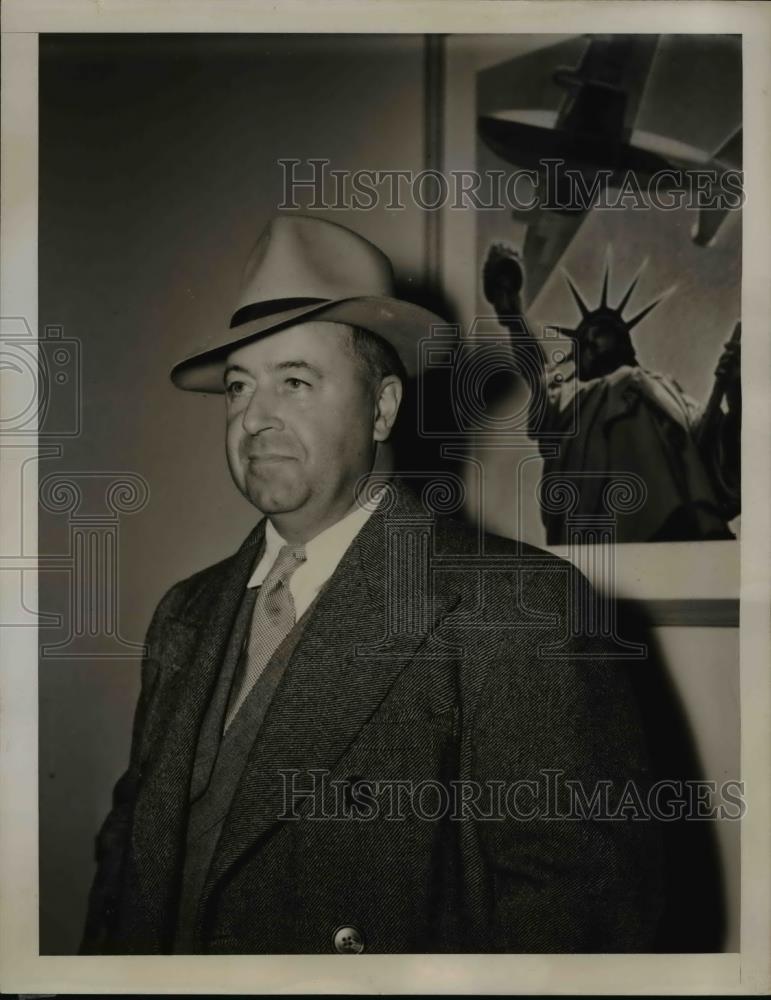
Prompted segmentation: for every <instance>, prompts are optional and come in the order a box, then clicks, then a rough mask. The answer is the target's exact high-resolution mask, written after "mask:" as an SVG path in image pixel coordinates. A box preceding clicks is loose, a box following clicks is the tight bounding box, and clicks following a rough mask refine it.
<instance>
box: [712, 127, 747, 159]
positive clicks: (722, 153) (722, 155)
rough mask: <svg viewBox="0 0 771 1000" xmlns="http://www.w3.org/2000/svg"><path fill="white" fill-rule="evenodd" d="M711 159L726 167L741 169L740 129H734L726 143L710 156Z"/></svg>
mask: <svg viewBox="0 0 771 1000" xmlns="http://www.w3.org/2000/svg"><path fill="white" fill-rule="evenodd" d="M712 159H713V160H717V162H718V163H722V164H725V166H727V167H741V165H742V127H741V125H740V126H739V128H737V129H736V131H735V132H732V133H731V135H729V136H728V138H727V139H726V141H725V142H724V143H723V145H722V146H720V148H719V149H716V150H715V152H714V153H713V154H712Z"/></svg>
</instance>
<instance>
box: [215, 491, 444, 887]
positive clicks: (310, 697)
mask: <svg viewBox="0 0 771 1000" xmlns="http://www.w3.org/2000/svg"><path fill="white" fill-rule="evenodd" d="M397 497H398V499H397V502H396V505H395V506H394V507H392V508H391V509H390V510H388V511H387V512H381V510H380V509H378V511H376V512H375V513H374V514H373V515H372V517H371V518H370V520H369V521H368V522H367V524H366V525H365V526H364V528H363V529H362V530H361V532H360V534H359V536H358V537H357V538H356V540H355V541H354V543H353V544H352V545H351V547H350V549H349V550H348V552H347V553H346V555H345V556H344V558H343V560H342V561H341V562H340V564H339V566H338V567H337V569H336V571H335V573H334V574H333V576H332V578H331V580H330V581H329V583H328V585H327V588H326V590H325V592H324V594H323V596H322V597H321V598H320V599H319V601H318V604H317V606H316V608H315V610H314V612H313V617H312V619H311V620H310V621H309V622H308V624H307V626H306V628H305V631H304V633H303V635H302V638H301V640H300V642H299V643H298V645H297V647H296V649H295V652H294V655H293V657H292V660H291V663H290V665H289V667H288V669H287V671H286V673H285V675H284V677H283V679H282V681H281V683H280V685H279V688H278V689H277V691H276V695H275V696H274V699H273V702H272V704H271V706H270V709H269V711H268V713H267V715H266V718H265V721H264V723H263V725H262V728H261V730H260V732H259V734H258V736H257V739H256V740H255V743H254V745H253V747H252V750H251V752H250V755H249V758H248V761H247V764H246V766H245V768H244V773H243V775H242V778H241V781H240V783H239V786H238V788H237V790H236V793H235V795H234V798H233V802H232V805H231V808H230V812H229V814H228V817H227V819H226V822H225V826H224V828H223V832H222V836H221V838H220V842H219V844H218V848H217V851H216V853H215V856H214V859H213V862H212V868H211V870H210V873H209V878H208V882H207V887H208V889H209V890H210V889H211V888H212V887H213V886H214V884H215V883H216V882H217V881H218V880H219V879H220V878H221V877H222V876H223V875H224V874H225V873H226V872H227V870H228V869H229V868H230V866H231V865H233V864H234V863H235V862H236V861H237V860H238V859H239V858H240V857H242V856H243V854H244V853H245V852H246V851H248V850H251V849H253V848H254V847H255V846H256V845H257V844H258V842H259V841H261V840H264V839H265V838H266V837H267V836H268V835H269V834H270V833H271V831H273V829H274V828H275V827H276V826H277V825H278V824H279V823H280V821H281V815H282V813H283V812H284V808H285V803H286V792H285V781H288V780H289V779H288V778H286V779H284V778H282V776H281V773H280V772H281V771H284V772H290V773H291V772H299V773H298V777H297V782H298V785H306V784H307V781H308V777H307V771H308V770H309V769H311V768H320V769H325V770H326V769H331V768H332V767H334V765H335V763H336V762H337V761H338V759H339V758H340V757H341V756H342V754H343V753H344V752H345V750H346V749H347V748H348V747H349V746H350V744H351V743H352V742H353V740H354V739H355V737H356V735H357V734H358V733H359V731H360V730H361V728H362V727H363V726H364V725H365V724H366V723H367V721H368V719H369V718H370V717H371V716H372V714H373V713H374V712H375V710H376V709H377V707H378V706H379V704H380V703H381V701H382V700H383V699H384V698H385V696H386V694H387V693H388V691H389V689H390V688H391V686H392V685H393V683H394V681H395V680H396V678H397V677H398V675H399V674H400V673H401V671H402V670H404V668H405V667H406V666H407V664H408V663H409V662H410V661H411V660H412V659H413V658H414V657H415V655H416V654H417V652H418V651H419V650H420V649H421V647H423V646H424V644H425V643H426V641H427V639H428V637H429V635H430V633H431V630H432V628H433V627H435V625H436V624H437V623H438V621H439V620H440V619H441V618H442V617H444V616H445V615H447V614H448V613H449V612H450V611H451V610H452V608H453V607H454V606H455V604H457V602H458V601H459V600H460V594H459V593H454V592H443V593H439V594H436V595H430V594H429V593H428V592H427V591H426V592H424V593H422V594H414V595H413V598H414V599H415V600H416V602H417V603H416V605H415V606H417V605H419V604H420V602H421V600H422V601H424V602H425V601H426V599H428V598H430V606H429V607H426V608H425V611H426V614H425V617H424V619H423V622H422V624H423V627H417V628H412V629H411V630H410V629H409V628H407V629H405V628H402V629H401V630H400V631H398V634H395V635H394V634H393V631H394V625H395V624H396V625H398V624H399V623H398V617H399V615H398V609H396V612H395V610H394V608H393V607H392V605H393V604H394V601H393V595H394V586H395V581H394V580H393V579H392V578H390V577H389V565H391V566H392V565H393V564H394V563H393V555H394V544H398V541H397V540H395V538H394V528H396V531H397V533H400V534H401V537H402V538H404V535H405V526H406V525H409V524H410V523H412V524H413V525H414V524H416V523H417V521H418V520H419V519H421V517H422V523H423V524H425V523H426V517H425V514H424V513H422V509H421V508H419V507H418V506H417V504H416V502H415V501H410V500H409V499H408V498H407V496H406V495H405V494H404V493H403V491H401V490H399V491H398V493H397ZM419 511H421V513H418V512H419ZM400 524H401V529H400V528H399V527H398V525H400ZM389 553H390V556H391V558H389ZM389 627H390V629H391V632H392V634H391V637H390V638H388V636H387V630H388V629H389Z"/></svg>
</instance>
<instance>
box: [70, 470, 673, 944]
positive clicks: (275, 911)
mask: <svg viewBox="0 0 771 1000" xmlns="http://www.w3.org/2000/svg"><path fill="white" fill-rule="evenodd" d="M262 546H263V523H262V522H261V523H260V524H258V525H257V527H256V528H255V529H254V530H253V531H252V532H251V534H250V535H249V537H248V538H247V539H246V541H245V542H244V543H243V545H242V546H241V547H240V549H239V550H238V551H237V552H236V553H235V554H234V555H232V556H230V557H229V558H227V559H225V560H223V561H222V562H219V563H217V564H216V565H214V566H211V567H209V568H207V569H205V570H203V571H202V572H199V573H196V574H195V575H194V576H192V577H190V578H189V579H187V580H184V581H182V582H180V583H178V584H176V585H175V586H173V587H172V588H171V590H170V591H169V592H168V593H167V594H166V595H165V597H164V598H163V600H162V601H161V602H160V605H159V606H158V608H157V610H156V612H155V615H154V617H153V620H152V623H151V625H150V628H149V632H148V635H147V654H146V656H145V658H144V660H143V663H142V680H141V693H140V697H139V702H138V706H137V709H136V715H135V720H134V727H133V739H132V746H131V755H130V763H129V766H128V769H127V771H126V773H125V774H124V775H123V776H122V777H121V778H120V780H119V781H118V783H117V785H116V787H115V790H114V794H113V807H112V810H111V812H110V814H109V816H108V817H107V819H106V821H105V823H104V825H103V827H102V829H101V831H100V833H99V835H98V837H97V842H96V845H97V846H96V854H97V873H96V877H95V880H94V884H93V887H92V890H91V895H90V901H89V912H88V917H87V921H86V928H85V934H84V938H83V943H82V949H81V950H82V951H83V952H84V953H87V954H123V953H127V954H158V953H166V952H168V951H170V949H171V947H172V942H173V939H174V928H175V907H176V903H177V899H178V892H179V884H180V874H181V870H182V863H183V851H184V844H185V832H186V817H187V810H188V808H189V806H188V802H189V785H190V778H191V770H192V766H193V760H194V755H195V747H196V740H197V737H198V733H199V729H200V726H201V723H202V720H203V718H204V715H205V712H206V708H207V704H208V701H209V699H210V696H211V693H212V690H213V688H214V685H215V683H216V679H217V673H218V669H219V666H220V664H221V662H222V658H223V655H224V651H225V648H226V646H227V643H228V638H229V634H230V631H231V629H232V627H233V622H234V620H235V617H236V614H237V610H238V607H239V604H240V601H241V599H242V595H243V593H244V588H245V586H246V583H247V581H248V579H249V576H250V573H251V571H252V568H253V566H254V563H255V560H256V558H257V557H258V556H259V554H260V552H261V550H262ZM584 583H585V581H584V580H583V578H582V577H579V575H578V574H577V571H575V570H574V569H573V568H572V567H571V566H570V565H568V564H567V563H566V562H563V561H561V560H559V559H557V558H556V557H554V556H552V555H550V554H547V553H544V552H541V551H540V550H538V549H535V548H532V547H530V546H526V545H523V544H520V543H517V542H513V541H507V540H504V539H501V538H496V537H494V536H490V535H482V534H481V533H480V532H478V531H477V530H475V529H474V528H472V527H469V526H467V525H465V524H464V523H463V522H462V521H460V520H456V519H453V518H449V517H433V516H431V515H430V514H427V512H426V510H424V508H423V507H422V506H421V504H420V503H419V502H418V501H417V499H416V498H415V497H414V495H413V494H412V493H411V492H410V491H409V490H407V489H405V488H404V487H403V485H397V486H395V487H394V489H393V490H392V491H391V493H390V494H389V498H388V502H383V503H381V505H380V506H379V508H378V510H377V511H376V512H375V513H374V514H373V515H372V516H371V517H370V519H369V521H368V522H367V523H366V525H365V526H364V528H363V529H362V530H361V532H360V533H359V535H358V536H357V538H356V539H355V541H354V543H353V544H352V545H351V546H350V548H349V549H348V551H347V552H346V554H345V556H344V557H343V559H342V561H341V562H340V564H339V565H338V567H337V569H336V571H335V573H334V574H333V576H332V577H331V579H330V581H329V583H328V585H327V587H326V590H325V592H324V594H323V596H322V597H321V599H320V600H319V601H318V602H317V604H316V606H315V608H314V609H313V612H312V618H311V619H310V620H309V621H308V623H307V625H306V627H305V629H304V632H303V634H302V637H301V639H300V641H299V643H298V645H297V647H296V648H295V650H294V653H293V655H292V658H291V661H290V663H289V666H288V668H287V670H286V672H285V674H284V676H283V678H282V680H281V682H280V685H279V687H278V689H277V691H276V693H275V695H274V697H273V700H272V703H271V705H270V708H269V710H268V713H267V715H266V717H265V719H264V721H263V724H262V726H261V728H260V730H259V732H258V734H257V736H256V739H255V741H254V744H253V746H252V748H251V751H250V753H249V756H248V759H247V762H246V766H245V769H244V772H243V774H242V776H241V778H240V781H239V784H238V786H237V789H236V792H235V795H234V798H233V801H232V804H231V807H230V811H229V813H228V816H227V819H226V821H225V823H224V826H223V829H222V832H221V835H220V838H219V841H218V844H217V848H216V850H215V853H214V857H213V860H212V863H211V868H210V870H209V872H208V876H207V879H206V883H205V889H204V895H203V898H202V904H201V907H200V915H199V921H198V926H197V932H196V933H197V940H198V942H199V944H198V946H197V947H196V949H195V950H196V951H200V952H201V953H274V954H281V953H324V952H331V951H333V950H334V948H333V937H334V935H335V932H336V930H337V929H339V928H340V927H345V926H351V927H354V928H356V929H357V930H358V931H359V933H360V935H361V938H362V939H363V941H364V945H365V950H366V952H367V953H372V952H374V953H378V952H391V953H393V952H403V953H407V952H413V953H414V952H581V951H584V952H603V951H642V950H646V949H648V948H649V947H650V944H651V941H652V938H653V934H654V931H655V924H656V918H657V912H658V909H659V883H658V872H659V862H658V853H657V841H656V836H655V831H654V830H653V829H652V827H651V824H650V823H646V822H644V821H643V822H640V821H636V822H632V821H626V820H623V819H616V820H614V821H606V820H603V819H601V818H597V817H595V818H591V817H589V818H584V819H580V818H575V817H571V818H563V813H562V812H561V811H560V810H561V809H562V805H561V804H560V803H562V798H561V791H560V790H561V789H563V788H564V787H566V783H567V781H568V780H569V781H573V782H578V783H580V787H581V789H582V790H583V792H584V793H585V795H587V796H590V795H591V793H592V790H594V789H596V788H597V787H599V786H600V785H601V784H602V783H603V782H604V783H606V787H608V786H611V785H612V787H613V789H618V788H620V787H622V786H624V785H625V784H626V783H627V782H629V781H630V780H631V781H633V782H635V784H636V786H637V787H638V788H641V787H644V785H645V783H646V781H647V779H648V775H647V769H646V757H645V748H644V741H643V738H642V735H641V731H640V726H639V721H638V717H637V713H636V709H635V705H634V701H633V698H632V696H631V694H630V687H629V679H628V676H627V674H626V672H625V671H624V670H622V669H621V667H620V666H619V665H618V663H617V662H616V661H613V660H612V659H609V658H608V655H607V654H608V651H609V650H608V644H607V641H606V640H602V641H600V640H598V639H593V638H591V637H587V636H586V635H581V634H580V631H581V630H580V629H576V628H575V627H573V626H572V625H571V622H573V623H575V619H576V610H575V595H576V594H577V593H578V591H579V590H580V589H581V586H582V585H584ZM576 633H579V634H576ZM549 782H552V784H551V785H549ZM547 787H551V789H552V793H551V794H552V799H553V800H554V801H552V803H551V807H549V805H548V803H546V804H545V803H544V792H545V789H546V788H547ZM399 788H401V789H402V792H399ZM442 789H444V790H446V794H444V793H443V792H442ZM555 802H556V803H557V805H558V806H559V808H558V809H557V814H556V815H555V813H554V809H555ZM550 808H551V812H550Z"/></svg>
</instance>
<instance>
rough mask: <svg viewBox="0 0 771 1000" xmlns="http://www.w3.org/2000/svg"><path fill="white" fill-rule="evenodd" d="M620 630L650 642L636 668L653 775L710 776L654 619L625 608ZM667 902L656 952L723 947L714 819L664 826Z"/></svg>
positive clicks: (657, 777) (682, 779) (720, 875)
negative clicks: (660, 645)
mask: <svg viewBox="0 0 771 1000" xmlns="http://www.w3.org/2000/svg"><path fill="white" fill-rule="evenodd" d="M619 630H620V634H621V635H623V636H624V638H625V639H626V640H627V641H630V642H639V643H645V644H646V645H647V647H648V658H647V660H646V661H645V663H644V664H640V665H638V666H636V667H632V669H630V671H629V673H630V676H631V678H632V683H633V686H634V690H635V693H636V696H637V700H638V704H639V707H640V712H641V715H642V720H643V727H644V729H645V734H646V737H647V740H648V747H649V753H650V758H651V771H652V775H651V780H652V781H653V782H655V781H660V780H664V779H666V780H669V781H674V782H678V783H679V782H685V781H699V780H704V777H705V775H704V773H703V770H702V768H701V765H700V763H699V759H698V754H697V751H696V745H695V742H694V739H693V735H692V733H691V728H690V726H689V724H688V719H687V715H686V711H685V707H684V706H683V704H682V702H681V700H680V698H679V696H678V694H677V692H676V690H675V688H674V686H673V685H672V682H671V680H670V679H669V675H668V673H667V670H666V665H665V663H664V660H663V657H662V654H661V651H660V649H659V648H658V645H657V643H656V640H655V637H654V633H653V631H652V629H651V626H650V622H648V621H647V620H646V619H645V616H644V614H643V613H642V612H641V611H640V610H639V607H638V606H634V607H630V606H628V605H627V606H623V607H621V606H620V607H619ZM660 827H661V834H662V841H663V848H664V884H665V899H666V902H665V906H664V910H663V913H662V917H661V923H660V926H659V933H658V937H657V940H656V946H655V951H656V952H667V953H673V952H719V951H722V950H723V949H724V942H725V938H726V930H727V927H726V899H725V888H726V887H725V881H724V872H723V869H722V865H721V861H720V855H719V852H718V844H717V838H716V834H715V825H714V821H704V820H701V821H700V820H687V819H677V820H673V821H671V822H666V823H661V824H660Z"/></svg>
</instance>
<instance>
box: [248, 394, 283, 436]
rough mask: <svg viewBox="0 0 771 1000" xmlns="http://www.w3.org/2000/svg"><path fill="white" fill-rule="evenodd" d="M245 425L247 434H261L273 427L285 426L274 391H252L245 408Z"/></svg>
mask: <svg viewBox="0 0 771 1000" xmlns="http://www.w3.org/2000/svg"><path fill="white" fill-rule="evenodd" d="M243 425H244V430H245V431H246V432H247V434H259V433H260V432H261V431H265V430H269V429H271V428H272V429H273V430H280V429H281V428H282V427H283V423H282V421H281V418H280V416H279V414H278V412H277V407H276V400H275V397H274V396H273V394H272V393H270V392H266V391H259V390H255V391H254V392H253V393H252V396H251V398H250V400H249V403H248V405H247V407H246V409H245V410H244V415H243Z"/></svg>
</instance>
